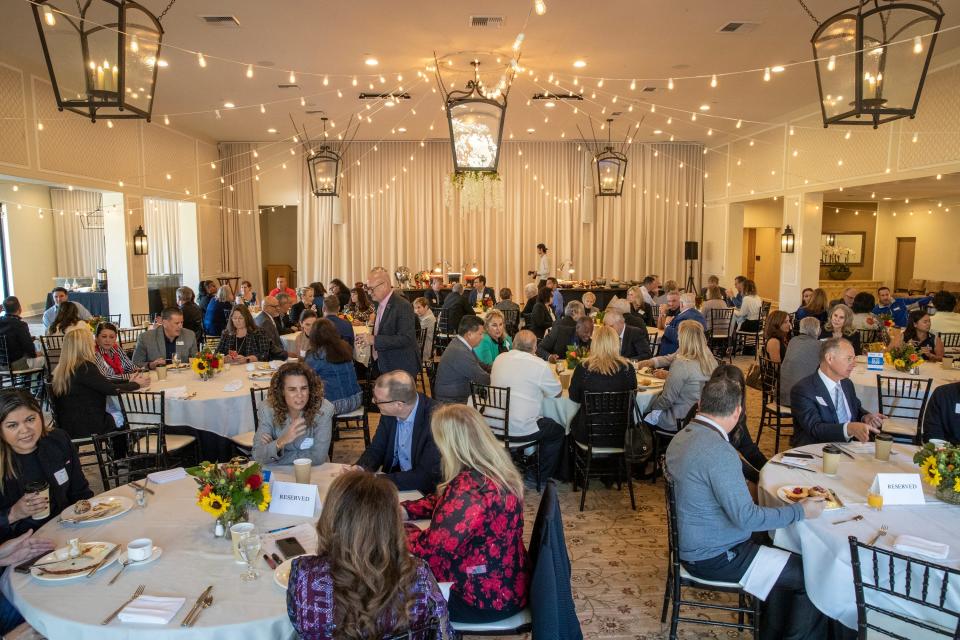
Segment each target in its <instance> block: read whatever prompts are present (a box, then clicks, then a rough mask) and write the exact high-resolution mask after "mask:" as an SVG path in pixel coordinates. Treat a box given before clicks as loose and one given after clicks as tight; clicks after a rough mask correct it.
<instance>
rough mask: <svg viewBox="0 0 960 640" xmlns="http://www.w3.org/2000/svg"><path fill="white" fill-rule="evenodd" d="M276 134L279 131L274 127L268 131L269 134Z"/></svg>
mask: <svg viewBox="0 0 960 640" xmlns="http://www.w3.org/2000/svg"><path fill="white" fill-rule="evenodd" d="M276 132H277V130H276V129H274V128H273V127H270V128H269V129H267V133H276Z"/></svg>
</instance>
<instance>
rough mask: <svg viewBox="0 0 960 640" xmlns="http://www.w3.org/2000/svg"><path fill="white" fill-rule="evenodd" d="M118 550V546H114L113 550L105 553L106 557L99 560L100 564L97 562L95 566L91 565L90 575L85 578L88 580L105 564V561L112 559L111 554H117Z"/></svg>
mask: <svg viewBox="0 0 960 640" xmlns="http://www.w3.org/2000/svg"><path fill="white" fill-rule="evenodd" d="M119 550H120V545H114V547H113V549H110V551H108V552H107V555H105V556H103V559H102V560H100V562H98V563H97V564H95V565H93V568H92V569H90V573H88V574H87V575H86V576H85V577H87V578H89V577H90V576H92V575H93V574H95V573H96V572H97V570H98V569H99V568H100V567H102V566H103V565H104V564H105V563H106V562H107V560H109V559H110V558H112V557H113V554H115V553H117V552H118V551H119Z"/></svg>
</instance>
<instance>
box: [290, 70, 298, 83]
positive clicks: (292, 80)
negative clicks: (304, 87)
mask: <svg viewBox="0 0 960 640" xmlns="http://www.w3.org/2000/svg"><path fill="white" fill-rule="evenodd" d="M288 79H289V80H290V84H297V74H295V73H294V72H293V71H291V72H290V78H288Z"/></svg>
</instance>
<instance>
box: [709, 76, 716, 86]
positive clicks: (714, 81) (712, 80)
mask: <svg viewBox="0 0 960 640" xmlns="http://www.w3.org/2000/svg"><path fill="white" fill-rule="evenodd" d="M710 88H711V89H716V88H717V74H713V77H711V78H710Z"/></svg>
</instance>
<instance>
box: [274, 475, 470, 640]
mask: <svg viewBox="0 0 960 640" xmlns="http://www.w3.org/2000/svg"><path fill="white" fill-rule="evenodd" d="M397 501H398V496H397V488H396V487H395V486H394V484H393V483H392V482H390V481H389V480H387V479H386V478H384V477H382V476H376V475H373V474H370V473H366V472H363V471H348V472H347V473H344V474H342V475H340V476H338V477H337V479H336V480H334V481H333V484H331V485H330V491H328V492H327V497H326V499H325V500H324V501H323V511H322V512H321V513H320V520H319V521H318V522H317V538H318V540H319V542H318V545H317V553H316V555H307V556H300V557H299V558H296V559H294V560H293V562H292V564H291V567H290V579H289V582H288V585H287V615H288V616H289V618H290V622H291V623H292V624H293V628H294V629H295V630H296V632H297V637H298V638H302V639H305V640H328V639H331V638H335V639H336V640H370V639H373V638H383V637H385V636H392V635H394V634H398V633H403V632H404V631H407V630H410V631H414V630H418V629H421V628H423V627H424V626H426V625H428V624H429V623H430V622H431V621H432V620H436V621H438V622H439V625H440V629H439V630H440V634H439V635H438V636H436V637H438V638H449V637H452V635H453V632H452V630H451V629H450V626H449V622H448V620H447V604H446V602H445V601H444V599H443V594H442V593H441V592H440V587H439V586H438V585H437V581H436V579H434V577H433V575H431V573H430V568H429V567H428V566H427V563H426V562H424V561H423V560H420V559H418V558H415V557H414V556H412V555H410V552H409V551H408V550H407V536H406V532H405V530H404V526H403V520H402V518H401V515H400V510H399V509H397ZM410 637H411V638H419V637H420V636H419V635H417V634H415V633H414V634H412V635H411V636H410ZM431 637H433V636H431Z"/></svg>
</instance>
